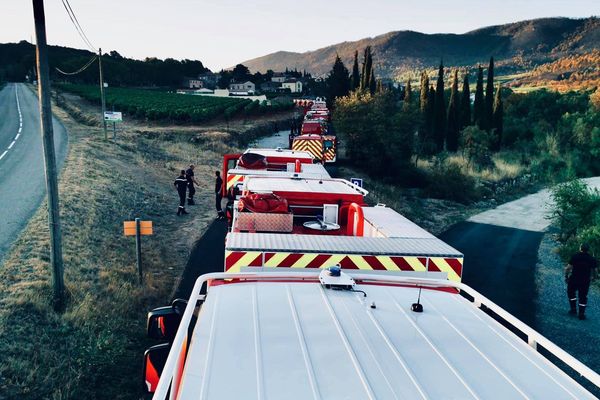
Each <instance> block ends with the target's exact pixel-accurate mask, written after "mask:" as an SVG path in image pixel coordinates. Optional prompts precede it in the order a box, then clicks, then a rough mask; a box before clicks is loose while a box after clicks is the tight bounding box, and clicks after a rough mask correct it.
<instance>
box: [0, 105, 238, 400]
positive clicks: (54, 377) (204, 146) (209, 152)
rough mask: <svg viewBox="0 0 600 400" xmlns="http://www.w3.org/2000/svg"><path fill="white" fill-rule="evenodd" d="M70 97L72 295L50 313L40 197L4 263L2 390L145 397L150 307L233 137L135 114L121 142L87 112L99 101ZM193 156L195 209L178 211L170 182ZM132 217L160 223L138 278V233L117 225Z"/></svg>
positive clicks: (208, 203)
mask: <svg viewBox="0 0 600 400" xmlns="http://www.w3.org/2000/svg"><path fill="white" fill-rule="evenodd" d="M69 103H70V105H69V106H68V107H65V109H68V110H69V113H67V112H66V111H65V109H63V108H57V107H54V112H55V114H56V115H57V116H58V117H59V118H60V120H61V121H62V122H63V123H64V124H65V126H66V128H67V130H68V132H69V145H70V148H69V154H68V156H67V160H66V163H65V166H64V169H63V171H62V174H61V177H60V180H59V191H60V196H61V197H60V206H61V219H62V228H63V254H64V264H65V282H66V287H67V290H68V294H69V301H68V304H67V307H66V309H65V311H64V312H63V313H62V314H57V313H55V312H54V311H53V310H52V307H51V304H50V299H51V282H50V268H49V241H48V226H47V219H46V206H45V204H43V205H42V207H40V209H39V210H38V212H37V213H36V214H35V216H34V217H33V218H32V219H31V220H30V221H29V223H28V225H27V226H26V228H25V229H24V231H23V232H22V234H21V235H20V237H19V238H18V239H17V241H16V243H15V245H14V246H13V248H12V250H11V252H10V254H9V255H7V257H6V259H5V261H4V265H3V266H2V268H1V269H0V358H1V360H2V361H1V362H0V399H134V398H137V397H138V396H139V389H140V386H141V360H142V354H143V351H144V349H145V348H146V347H148V345H150V344H151V343H149V342H148V341H147V340H146V338H145V333H144V330H145V315H146V312H147V311H148V310H149V309H151V308H153V307H156V306H160V305H164V304H167V303H168V301H169V300H170V296H171V292H172V290H173V287H174V285H175V284H176V282H177V280H178V277H179V274H180V272H181V271H182V269H183V267H184V265H185V263H186V260H187V256H188V251H189V249H190V248H191V245H192V243H193V241H194V240H195V239H197V238H198V237H199V236H200V234H201V232H202V231H203V229H204V228H205V227H206V226H207V225H208V223H209V222H210V221H211V220H212V218H213V217H214V215H213V214H214V210H213V208H212V207H213V195H212V182H213V177H214V175H213V174H214V172H213V171H214V170H215V169H218V168H219V166H220V159H221V156H222V154H223V153H225V152H228V151H232V150H235V149H234V148H232V147H230V146H229V145H228V144H227V143H229V142H232V140H231V138H230V136H231V135H230V134H229V133H227V132H224V131H223V130H219V127H215V126H211V127H208V128H205V127H186V128H185V129H184V130H182V131H174V130H173V129H172V128H169V127H167V126H163V127H161V128H160V129H153V127H151V126H140V125H139V124H137V123H128V124H124V125H123V127H122V129H121V130H120V131H119V132H118V139H117V140H116V141H104V140H103V133H102V130H101V129H100V128H99V127H98V126H97V124H94V117H93V115H92V113H91V112H90V111H93V112H94V113H97V110H95V109H93V108H90V107H89V106H88V105H85V104H81V103H78V104H71V102H69ZM71 115H75V117H76V118H77V121H76V120H75V119H74V118H73V117H72V116H71ZM78 121H79V122H78ZM84 123H86V124H88V125H84ZM90 125H91V126H90ZM198 138H201V139H202V140H198ZM189 163H195V164H196V165H197V169H196V174H197V177H198V179H199V181H200V182H201V183H202V185H201V187H200V188H199V189H198V193H197V205H196V206H194V207H191V209H190V212H191V215H189V216H186V217H182V218H178V217H177V216H176V215H175V212H176V209H177V204H178V203H177V202H178V199H177V194H176V192H175V190H174V188H173V180H174V178H175V177H176V175H177V173H178V171H179V169H181V168H182V167H184V166H186V165H188V164H189ZM135 217H140V218H142V219H144V220H152V221H153V222H154V226H155V234H154V236H148V237H144V238H143V245H142V248H143V265H144V270H145V280H144V284H143V285H139V284H138V282H137V273H136V271H135V248H134V239H133V238H130V237H127V238H126V237H124V236H123V233H122V229H123V228H122V224H123V221H124V220H131V219H133V218H135Z"/></svg>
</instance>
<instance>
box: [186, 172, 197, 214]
mask: <svg viewBox="0 0 600 400" xmlns="http://www.w3.org/2000/svg"><path fill="white" fill-rule="evenodd" d="M194 168H195V167H194V164H190V167H189V168H188V169H187V170H186V171H185V177H186V179H187V183H188V189H189V192H188V205H190V206H193V205H194V204H196V203H194V194H195V193H196V188H195V187H194V184H196V185H198V186H200V184H199V183H198V181H197V180H196V178H194Z"/></svg>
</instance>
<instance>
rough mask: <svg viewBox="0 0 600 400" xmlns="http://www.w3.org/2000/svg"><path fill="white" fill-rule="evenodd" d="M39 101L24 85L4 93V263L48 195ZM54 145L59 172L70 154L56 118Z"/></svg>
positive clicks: (0, 128)
mask: <svg viewBox="0 0 600 400" xmlns="http://www.w3.org/2000/svg"><path fill="white" fill-rule="evenodd" d="M38 107H39V106H38V100H37V97H36V96H35V95H34V93H33V92H32V91H31V90H30V89H29V88H28V87H26V86H25V85H24V84H14V83H9V84H7V85H6V86H5V87H4V88H3V89H2V90H0V262H2V259H3V258H4V256H5V255H6V253H7V252H8V250H9V248H10V246H11V244H12V243H13V242H14V240H15V239H16V238H17V237H18V235H19V233H20V232H21V230H22V229H23V227H24V226H25V224H26V223H27V221H29V219H30V218H31V216H32V215H33V214H34V213H35V211H36V210H37V208H38V207H39V205H40V203H41V202H42V200H43V199H44V197H45V196H46V181H45V177H44V155H43V150H42V138H41V134H40V115H39V108H38ZM53 122H54V124H53V125H54V145H55V149H56V158H57V163H58V166H59V169H60V168H62V165H63V163H64V160H65V156H66V154H67V132H66V130H65V128H64V126H62V124H60V122H58V121H57V120H56V119H54V120H53Z"/></svg>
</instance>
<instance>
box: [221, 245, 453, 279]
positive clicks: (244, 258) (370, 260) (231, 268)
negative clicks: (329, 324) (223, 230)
mask: <svg viewBox="0 0 600 400" xmlns="http://www.w3.org/2000/svg"><path fill="white" fill-rule="evenodd" d="M336 264H339V265H340V266H341V267H342V268H345V269H362V270H379V271H431V272H440V271H441V272H446V273H447V274H448V279H449V280H451V281H457V282H459V281H460V279H461V275H462V264H463V259H462V258H446V257H410V256H380V255H377V256H374V255H357V254H320V253H285V252H281V253H280V252H278V253H273V252H260V251H229V250H226V251H225V271H226V272H239V271H240V268H241V267H263V266H264V267H271V268H327V267H331V266H333V265H336Z"/></svg>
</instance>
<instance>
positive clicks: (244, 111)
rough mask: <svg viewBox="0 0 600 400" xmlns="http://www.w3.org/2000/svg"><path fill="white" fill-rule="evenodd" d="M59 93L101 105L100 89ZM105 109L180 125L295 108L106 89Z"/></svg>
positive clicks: (65, 87)
mask: <svg viewBox="0 0 600 400" xmlns="http://www.w3.org/2000/svg"><path fill="white" fill-rule="evenodd" d="M56 86H57V87H58V88H59V89H62V90H64V91H66V92H71V93H74V94H77V95H79V96H81V97H83V98H84V99H86V100H89V101H91V102H94V103H96V104H100V90H99V88H98V86H92V85H75V84H58V85H56ZM106 107H107V109H108V110H112V109H114V110H115V111H121V112H123V113H125V114H128V115H130V116H133V117H136V118H145V119H149V120H154V121H157V120H170V121H177V122H204V121H208V120H211V119H213V118H218V117H223V118H232V117H236V116H245V115H260V114H265V113H269V112H275V111H280V110H284V109H288V108H291V107H292V103H291V102H290V104H280V103H275V104H273V105H267V104H266V103H264V102H263V103H259V102H258V101H257V100H255V101H252V100H248V99H236V98H228V97H208V96H193V95H185V94H176V93H167V92H162V91H158V90H144V89H129V88H107V90H106Z"/></svg>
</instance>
